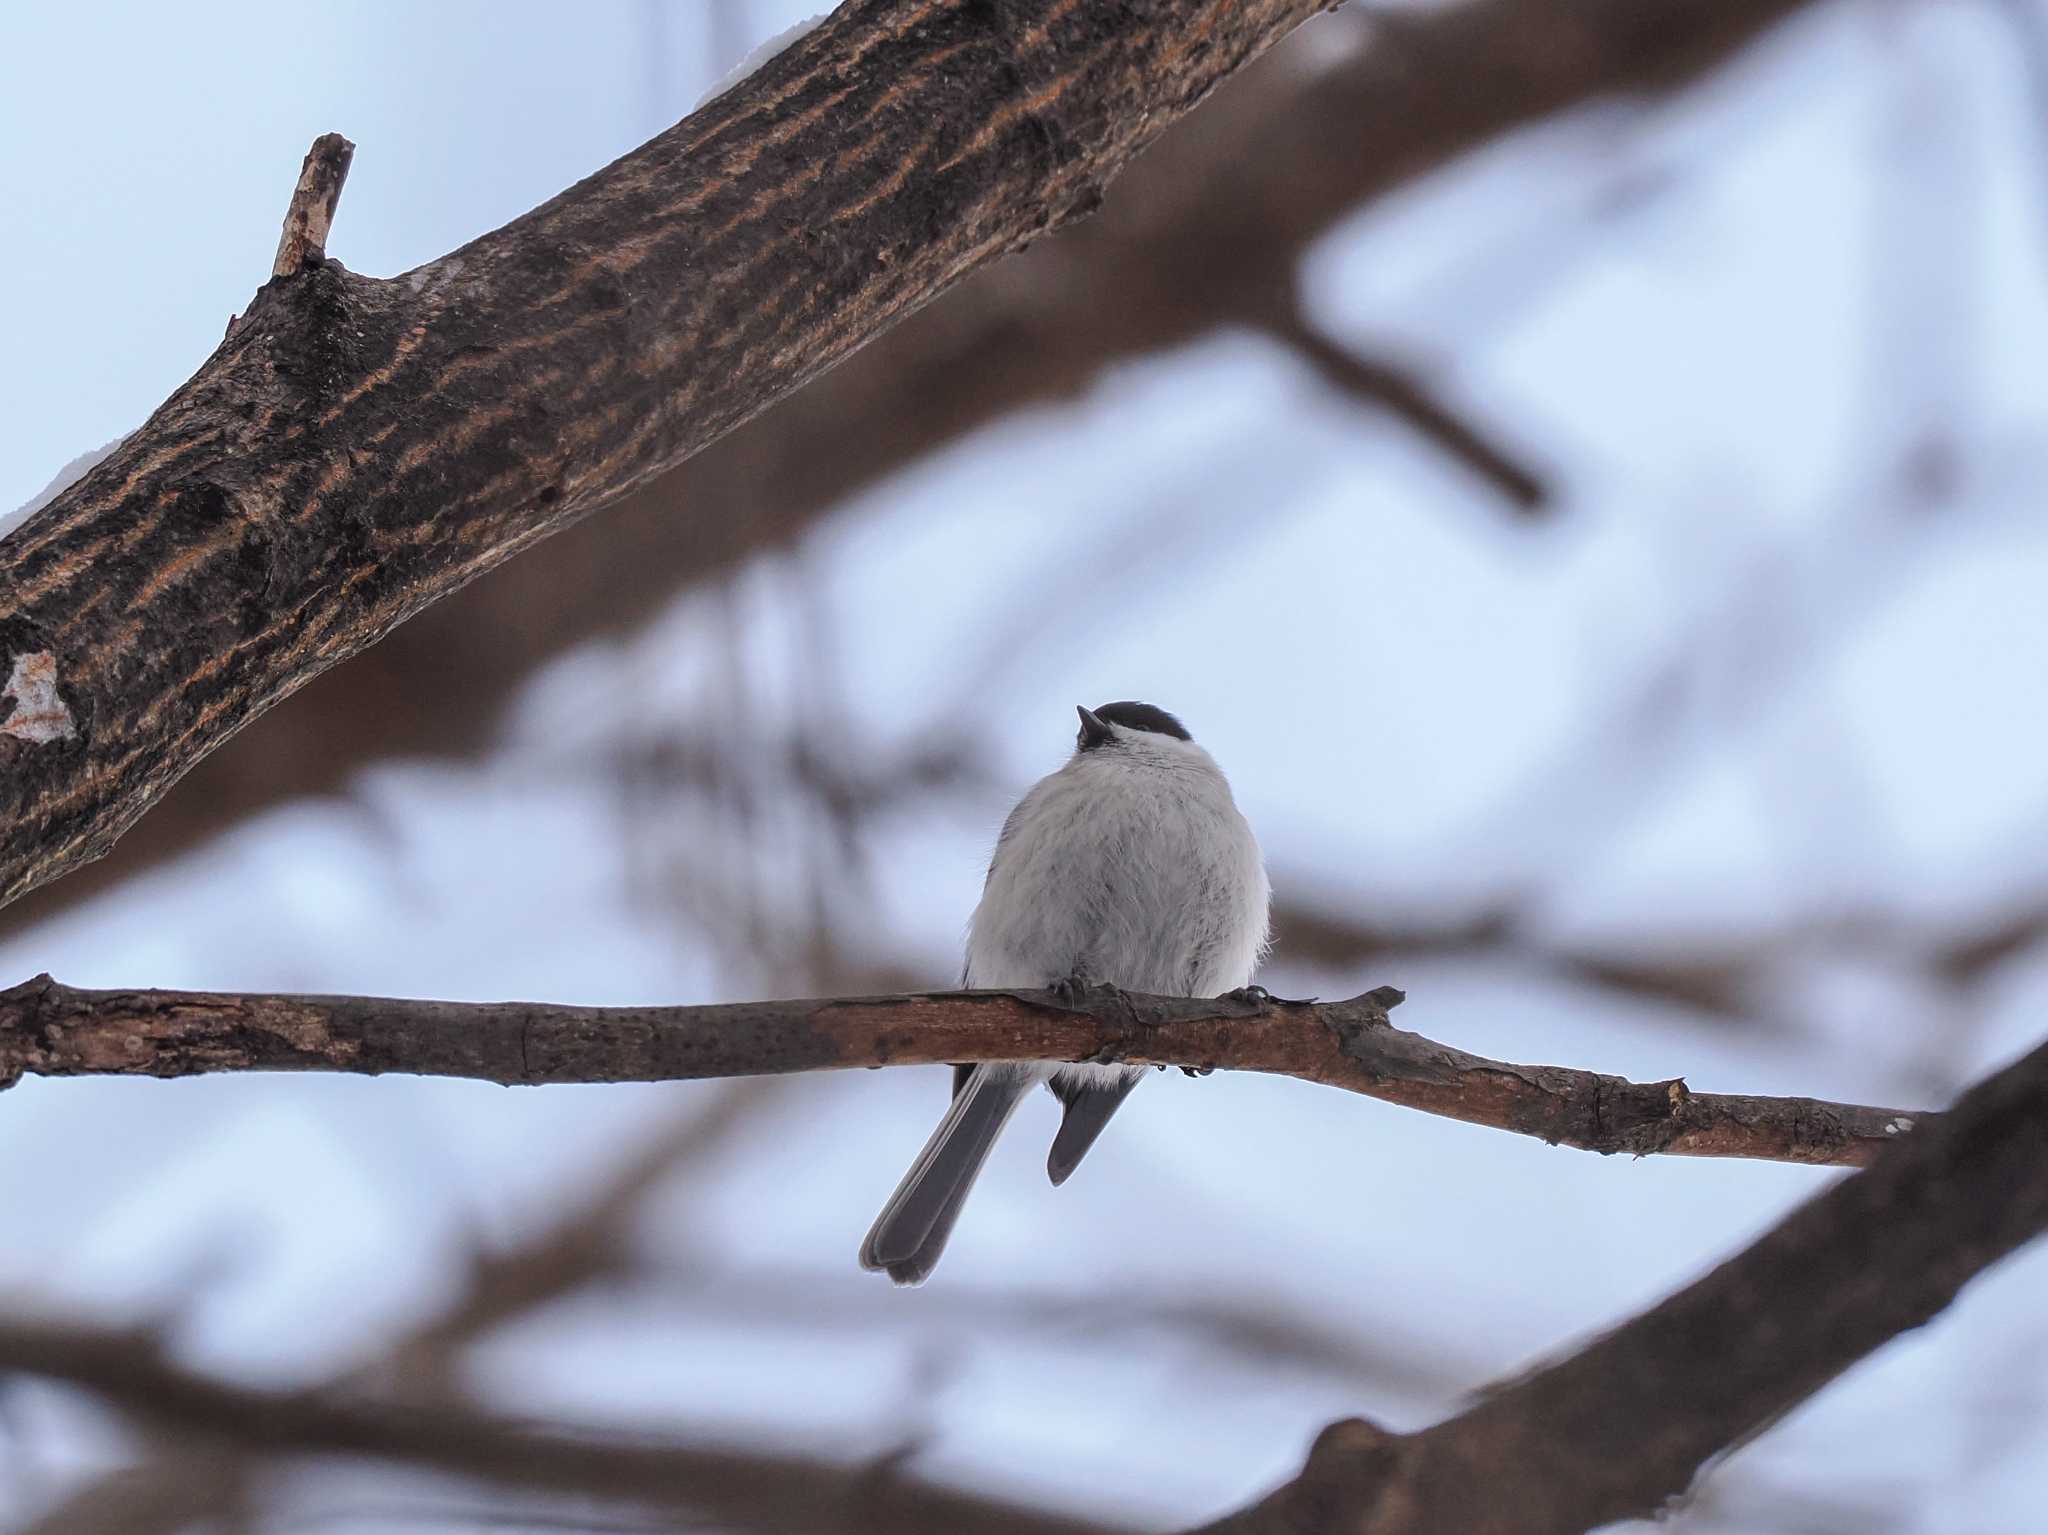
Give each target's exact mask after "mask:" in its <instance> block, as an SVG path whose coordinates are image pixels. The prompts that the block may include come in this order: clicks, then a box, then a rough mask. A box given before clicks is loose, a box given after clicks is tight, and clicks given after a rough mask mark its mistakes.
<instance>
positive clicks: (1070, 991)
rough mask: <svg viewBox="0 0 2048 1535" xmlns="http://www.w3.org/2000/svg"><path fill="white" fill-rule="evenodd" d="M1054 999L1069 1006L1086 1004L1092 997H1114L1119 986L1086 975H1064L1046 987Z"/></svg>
mask: <svg viewBox="0 0 2048 1535" xmlns="http://www.w3.org/2000/svg"><path fill="white" fill-rule="evenodd" d="M1045 989H1046V990H1047V991H1049V992H1051V993H1052V995H1053V1000H1055V1001H1057V1002H1061V1003H1064V1004H1065V1005H1066V1006H1068V1007H1082V1006H1085V1005H1086V1004H1087V1003H1088V1001H1089V1000H1090V998H1101V997H1113V996H1115V995H1116V994H1117V988H1116V987H1114V986H1111V985H1108V984H1106V983H1103V982H1098V981H1091V980H1089V979H1088V977H1087V976H1085V975H1064V976H1061V977H1060V978H1059V979H1058V980H1057V981H1054V982H1053V983H1052V984H1051V985H1049V986H1047V987H1046V988H1045Z"/></svg>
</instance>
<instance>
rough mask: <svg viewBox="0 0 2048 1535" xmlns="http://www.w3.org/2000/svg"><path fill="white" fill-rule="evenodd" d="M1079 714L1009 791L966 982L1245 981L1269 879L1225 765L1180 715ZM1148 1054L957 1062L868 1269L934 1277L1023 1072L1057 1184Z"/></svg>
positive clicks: (1145, 984) (867, 1247)
mask: <svg viewBox="0 0 2048 1535" xmlns="http://www.w3.org/2000/svg"><path fill="white" fill-rule="evenodd" d="M1077 712H1078V713H1079V714H1080V717H1081V725H1080V729H1079V731H1078V732H1077V733H1076V735H1075V738H1074V753H1073V755H1072V756H1071V757H1069V758H1068V759H1067V761H1066V763H1065V764H1064V765H1063V766H1061V767H1060V768H1059V770H1058V771H1056V772H1053V773H1050V774H1048V775H1047V776H1046V777H1044V778H1042V779H1040V780H1039V781H1038V782H1037V783H1036V784H1034V785H1032V787H1031V788H1030V789H1029V790H1028V791H1027V792H1026V793H1025V795H1024V797H1023V798H1022V799H1021V800H1019V801H1018V802H1017V806H1016V808H1015V809H1014V810H1012V811H1011V812H1010V815H1009V818H1008V819H1007V820H1006V821H1005V822H1004V823H1003V829H1002V833H1001V835H1000V836H998V837H997V839H996V847H995V853H994V856H993V857H991V858H990V860H989V866H988V875H987V878H986V879H985V881H984V882H983V885H982V893H981V900H980V903H979V904H978V905H977V906H976V907H975V909H974V916H973V919H972V921H971V922H970V923H969V925H968V937H967V958H966V964H965V967H964V969H963V972H962V975H961V984H962V985H963V986H965V987H1018V988H1025V987H1030V988H1034V989H1035V988H1039V987H1051V988H1054V989H1056V990H1058V991H1061V992H1062V993H1065V994H1068V995H1073V994H1075V993H1076V990H1077V989H1079V988H1087V987H1091V986H1096V987H1099V986H1104V985H1107V986H1114V987H1117V988H1119V989H1121V990H1124V991H1136V992H1151V993H1155V994H1158V995H1164V996H1176V997H1211V996H1219V995H1222V994H1224V993H1226V992H1241V991H1244V990H1246V989H1247V988H1249V987H1250V985H1251V980H1252V977H1253V975H1254V974H1256V973H1257V970H1258V966H1259V962H1260V960H1262V959H1263V958H1264V957H1265V954H1266V950H1267V948H1268V946H1269V936H1268V933H1269V919H1268V914H1267V908H1268V905H1269V902H1270V899H1271V890H1270V886H1269V884H1268V882H1267V878H1266V869H1265V861H1264V859H1263V857H1262V856H1261V855H1260V852H1259V844H1258V841H1257V839H1256V838H1255V837H1254V836H1253V835H1252V829H1251V826H1250V825H1249V823H1247V822H1246V820H1245V818H1244V816H1243V815H1242V814H1241V813H1240V812H1239V810H1238V808H1237V802H1236V801H1235V800H1234V799H1233V798H1232V797H1231V793H1230V784H1229V782H1228V781H1227V780H1226V779H1225V778H1224V776H1223V770H1222V769H1221V768H1219V767H1218V766H1217V765H1216V761H1215V759H1214V758H1212V757H1211V756H1210V755H1209V753H1208V752H1206V751H1205V750H1203V749H1202V748H1201V747H1200V746H1198V745H1196V744H1195V741H1194V739H1193V737H1192V736H1190V735H1189V734H1188V731H1187V728H1186V727H1185V726H1184V725H1182V724H1181V722H1180V721H1179V720H1178V719H1176V718H1175V717H1174V716H1173V715H1171V714H1169V713H1167V712H1166V710H1164V709H1161V708H1159V707H1157V706H1156V705H1153V704H1147V703H1137V702H1134V701H1131V700H1128V699H1127V700H1124V701H1121V702H1118V703H1108V704H1103V705H1102V706H1101V707H1100V708H1096V709H1089V708H1086V707H1081V706H1077ZM1145 1071H1146V1068H1145V1067H1143V1066H1098V1065H1085V1064H1082V1065H1077V1064H1069V1063H1065V1062H1060V1061H991V1062H985V1063H983V1064H981V1065H975V1066H956V1067H955V1068H954V1069H953V1101H952V1103H951V1105H950V1106H949V1107H948V1108H947V1110H946V1114H945V1117H944V1118H943V1119H941V1120H940V1121H939V1126H938V1128H937V1129H936V1130H934V1131H933V1132H932V1135H931V1139H930V1140H929V1141H927V1142H926V1143H925V1147H924V1150H923V1151H921V1152H920V1153H918V1156H917V1160H916V1161H915V1162H913V1163H912V1164H911V1166H910V1171H909V1172H907V1173H906V1174H904V1177H903V1181H902V1183H901V1184H899V1185H898V1186H897V1189H896V1192H895V1193H894V1194H893V1195H891V1196H890V1198H889V1202H888V1203H887V1204H886V1205H884V1206H883V1207H882V1213H881V1214H880V1215H879V1216H878V1217H877V1218H876V1220H875V1224H874V1226H873V1228H872V1229H871V1230H870V1231H869V1232H868V1234H867V1239H866V1241H864V1242H863V1243H862V1244H861V1250H860V1261H861V1266H862V1267H863V1268H865V1269H871V1270H879V1271H881V1272H883V1273H886V1274H887V1275H888V1276H889V1277H890V1278H891V1279H893V1280H894V1281H895V1282H896V1283H898V1284H904V1285H915V1284H922V1283H923V1282H924V1281H925V1280H926V1279H927V1278H929V1277H930V1276H931V1272H932V1270H933V1268H934V1267H935V1266H936V1265H937V1263H938V1261H939V1255H940V1253H941V1252H943V1251H944V1250H945V1246H946V1240H947V1238H948V1237H950V1236H951V1235H952V1234H953V1225H954V1222H955V1221H957V1220H958V1219H959V1216H960V1208H961V1206H962V1204H964V1203H965V1201H966V1199H967V1194H968V1191H969V1190H970V1189H971V1188H973V1186H974V1180H975V1177H976V1175H977V1174H979V1173H980V1171H981V1167H982V1164H983V1162H985V1161H986V1160H987V1159H988V1154H989V1151H990V1149H991V1148H992V1147H994V1145H995V1143H996V1138H997V1137H998V1136H999V1135H1001V1134H1002V1131H1003V1127H1004V1126H1005V1125H1007V1124H1008V1123H1009V1121H1010V1116H1011V1115H1012V1114H1013V1113H1015V1112H1016V1109H1017V1106H1018V1104H1019V1103H1021V1102H1022V1101H1023V1100H1024V1098H1025V1097H1026V1096H1027V1095H1028V1094H1029V1093H1030V1091H1031V1089H1032V1087H1033V1086H1034V1085H1036V1084H1037V1083H1040V1082H1043V1083H1045V1084H1046V1086H1047V1087H1049V1088H1050V1089H1051V1090H1052V1092H1053V1094H1054V1096H1055V1097H1057V1098H1058V1099H1059V1100H1060V1102H1061V1103H1062V1104H1063V1105H1064V1106H1065V1114H1064V1116H1063V1118H1062V1119H1061V1121H1060V1128H1059V1132H1058V1134H1057V1135H1056V1136H1055V1137H1054V1138H1053V1143H1052V1150H1051V1152H1050V1154H1049V1155H1048V1156H1047V1158H1046V1173H1047V1174H1048V1176H1050V1177H1051V1179H1052V1181H1053V1183H1054V1184H1055V1185H1058V1184H1062V1183H1065V1182H1066V1181H1067V1179H1068V1178H1069V1177H1070V1176H1071V1175H1072V1174H1073V1171H1074V1169H1075V1168H1076V1167H1077V1166H1078V1165H1079V1164H1080V1161H1081V1158H1082V1157H1083V1156H1085V1155H1086V1154H1087V1152H1088V1148H1089V1147H1090V1146H1092V1145H1094V1144H1095V1138H1096V1137H1097V1136H1098V1135H1100V1134H1101V1133H1102V1129H1103V1127H1104V1126H1105V1125H1107V1124H1108V1123H1109V1120H1110V1116H1111V1115H1113V1114H1115V1113H1116V1111H1117V1109H1118V1108H1119V1107H1120V1106H1121V1105H1122V1103H1123V1101H1124V1099H1125V1098H1126V1097H1128V1096H1129V1095H1130V1092H1131V1089H1132V1088H1134V1087H1136V1086H1137V1085H1138V1083H1139V1081H1140V1080H1142V1079H1143V1077H1144V1075H1145Z"/></svg>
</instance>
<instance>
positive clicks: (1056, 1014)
mask: <svg viewBox="0 0 2048 1535" xmlns="http://www.w3.org/2000/svg"><path fill="white" fill-rule="evenodd" d="M1400 1000H1401V994H1400V993H1399V992H1397V991H1394V990H1392V989H1391V988H1386V987H1383V988H1381V989H1380V990H1378V991H1374V992H1368V993H1367V994H1366V995H1365V996H1362V997H1355V998H1353V999H1352V1000H1351V1001H1349V1002H1323V1003H1306V1002H1281V1001H1265V1002H1259V1001H1240V1000H1237V999H1234V998H1228V997H1225V998H1217V999H1215V1000H1205V999H1201V998H1187V997H1147V996H1139V995H1137V994H1135V993H1130V992H1117V991H1112V990H1108V989H1104V990H1102V991H1099V992H1092V993H1090V994H1088V995H1087V996H1084V997H1081V998H1077V999H1073V1000H1068V999H1065V998H1060V997H1055V996H1054V995H1053V994H1052V993H1050V992H1033V991H1017V992H1010V991H976V992H928V993H912V994H909V995H905V996H895V997H852V998H826V999H822V1000H815V1001H798V1002H739V1003H730V1004H724V1005H719V1006H711V1007H563V1006H557V1005H554V1004H548V1003H532V1002H420V1001H401V1000H398V999H395V998H388V997H302V996H275V995H249V994H243V995H228V994H219V993H210V992H189V991H185V992H180V991H82V990H79V989H77V988H74V987H70V986H64V985H60V984H59V983H58V982H56V981H53V980H51V979H50V977H48V976H38V977H36V978H35V979H34V980H32V981H26V982H24V983H22V984H21V985H19V986H14V987H10V988H9V989H8V990H7V991H5V992H0V1084H4V1083H6V1082H9V1081H12V1080H14V1079H16V1078H18V1077H20V1076H21V1075H22V1074H24V1073H30V1072H33V1073H35V1074H38V1075H41V1076H53V1077H62V1076H100V1075H121V1076H155V1077H182V1076H197V1075H200V1074H203V1073H208V1072H218V1071H342V1072H359V1073H363V1074H366V1075H377V1074H379V1073H382V1072H390V1071H398V1072H410V1073H416V1074H421V1075H427V1076H447V1077H469V1078H474V1079H479V1080H482V1081H486V1082H502V1083H505V1084H507V1085H521V1084H534V1083H542V1082H662V1081H677V1080H685V1079H696V1078H707V1077H737V1076H758V1075H766V1074H773V1073H779V1072H789V1071H818V1070H826V1069H831V1068H845V1067H853V1066H891V1065H903V1066H910V1065H929V1064H934V1063H942V1062H950V1061H1030V1060H1063V1061H1079V1060H1093V1061H1129V1062H1132V1063H1134V1064H1139V1065H1148V1066H1180V1067H1185V1068H1187V1069H1189V1070H1193V1071H1206V1070H1212V1069H1223V1070H1234V1071H1261V1072H1273V1073H1278V1074H1281V1075H1285V1076H1292V1077H1300V1078H1302V1079H1303V1080H1305V1081H1310V1082H1323V1083H1327V1084H1329V1085H1331V1086H1333V1087H1342V1088H1345V1089H1348V1090H1349V1091H1351V1092H1356V1093H1363V1094H1365V1095H1366V1096H1367V1097H1371V1098H1378V1099H1381V1100H1382V1101H1384V1102H1387V1103H1398V1104H1403V1105H1405V1106H1407V1107H1409V1108H1416V1109H1421V1110H1423V1111H1425V1112H1427V1113H1431V1114H1440V1115H1443V1116H1445V1117H1447V1118H1450V1119H1462V1120H1465V1121H1467V1122H1468V1123H1471V1124H1478V1125H1489V1126H1492V1127H1494V1128H1496V1129H1501V1130H1512V1131H1514V1132H1516V1133H1517V1134H1521V1135H1533V1136H1536V1137H1538V1138H1539V1139H1542V1140H1545V1141H1548V1142H1550V1143H1551V1144H1553V1145H1560V1146H1573V1147H1577V1148H1579V1149H1581V1150H1586V1151H1599V1152H1608V1153H1611V1152H1627V1153H1629V1154H1631V1155H1634V1156H1648V1155H1650V1154H1652V1153H1659V1152H1661V1153H1664V1154H1666V1155H1671V1156H1695V1157H1755V1158H1761V1159H1765V1160H1769V1161H1776V1162H1806V1163H1818V1164H1825V1165H1828V1166H1835V1167H1851V1166H1862V1165H1864V1164H1866V1163H1868V1162H1870V1161H1871V1160H1872V1158H1874V1157H1875V1156H1876V1155H1877V1154H1878V1153H1879V1152H1880V1151H1881V1150H1882V1149H1883V1148H1884V1146H1885V1145H1886V1144H1887V1143H1888V1142H1891V1141H1895V1140H1897V1139H1898V1138H1899V1137H1900V1136H1902V1135H1904V1134H1906V1133H1907V1132H1908V1131H1910V1130H1911V1129H1912V1128H1913V1127H1914V1125H1915V1123H1916V1122H1917V1121H1919V1120H1920V1119H1922V1118H1924V1117H1925V1116H1922V1115H1918V1114H1907V1113H1901V1112H1899V1111H1897V1110H1894V1109H1879V1108H1868V1107H1864V1106H1862V1105H1858V1104H1846V1103H1824V1102H1820V1101H1818V1100H1816V1099H1812V1098H1762V1097H1744V1096H1739V1095H1734V1094H1724V1093H1695V1092H1692V1091H1690V1090H1689V1089H1688V1088H1687V1087H1686V1085H1685V1084H1684V1082H1682V1081H1677V1080H1673V1081H1669V1082H1647V1083H1645V1082H1630V1081H1628V1080H1627V1079H1625V1078H1622V1077H1611V1076H1604V1075H1601V1074H1600V1073H1598V1072H1591V1071H1575V1070H1571V1069H1568V1068H1565V1067H1560V1066H1521V1065H1515V1064H1512V1063H1509V1062H1505V1061H1493V1060H1487V1059H1485V1058H1484V1057H1481V1056H1476V1055H1469V1054H1467V1053H1466V1052H1465V1051H1462V1050H1457V1049H1453V1048H1452V1047H1451V1046H1449V1045H1441V1044H1438V1043H1436V1042H1435V1041H1434V1040H1429V1039H1424V1038H1423V1037H1422V1036H1421V1035H1419V1034H1410V1033H1407V1032H1405V1031H1403V1030H1401V1029H1396V1028H1394V1027H1393V1026H1392V1025H1391V1024H1389V1023H1388V1022H1387V1007H1388V1006H1390V1005H1392V1004H1394V1003H1397V1002H1399V1001H1400Z"/></svg>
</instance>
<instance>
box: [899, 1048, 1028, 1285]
mask: <svg viewBox="0 0 2048 1535" xmlns="http://www.w3.org/2000/svg"><path fill="white" fill-rule="evenodd" d="M1036 1080H1037V1076H1036V1075H1035V1074H1034V1073H1033V1072H1031V1071H1030V1070H1029V1068H1019V1067H1016V1066H1009V1065H985V1066H977V1067H975V1068H974V1072H973V1074H972V1075H970V1076H969V1077H968V1079H967V1081H966V1083H965V1085H964V1086H962V1087H961V1089H960V1091H959V1092H957V1093H955V1094H954V1095H953V1103H952V1106H951V1107H950V1108H948V1109H947V1110H946V1117H945V1118H944V1119H942V1120H940V1121H939V1127H938V1129H936V1130H934V1131H933V1132H932V1138H931V1139H930V1140H928V1141H926V1142H925V1146H924V1150H923V1151H921V1152H919V1153H918V1157H917V1160H916V1161H915V1162H913V1163H911V1165H910V1171H909V1172H907V1173H905V1174H904V1175H903V1181H902V1183H900V1184H898V1185H897V1187H896V1192H895V1193H894V1194H892V1195H890V1196H889V1202H888V1204H886V1205H884V1206H883V1207H882V1213H881V1214H880V1215H878V1216H877V1217H876V1218H875V1224H874V1226H873V1228H872V1229H871V1230H870V1231H869V1232H868V1236H867V1240H866V1241H865V1242H863V1243H861V1248H860V1262H861V1267H862V1268H869V1269H883V1270H886V1271H887V1273H888V1275H889V1277H890V1278H891V1279H893V1280H895V1281H896V1282H897V1283H898V1284H921V1283H922V1282H923V1281H924V1280H925V1279H926V1278H927V1277H928V1276H929V1275H930V1273H931V1271H932V1269H933V1268H934V1267H936V1266H937V1264H938V1261H939V1254H940V1253H941V1252H943V1251H944V1250H945V1246H946V1238H947V1237H949V1236H950V1235H952V1232H953V1223H954V1221H956V1220H958V1219H959V1218H960V1206H961V1205H962V1204H963V1203H964V1202H965V1201H966V1199H967V1193H968V1190H970V1189H971V1188H973V1187H974V1180H975V1177H976V1175H977V1174H979V1173H980V1171H981V1165H982V1163H983V1162H985V1161H987V1160H988V1154H989V1151H990V1149H991V1148H992V1147H993V1146H994V1145H995V1143H996V1137H997V1136H998V1135H1000V1134H1002V1131H1003V1126H1004V1125H1006V1124H1008V1123H1009V1122H1010V1116H1011V1115H1012V1114H1013V1113H1015V1112H1016V1110H1017V1105H1018V1104H1019V1103H1021V1102H1022V1101H1023V1099H1024V1095H1025V1094H1026V1093H1028V1092H1029V1091H1030V1090H1031V1086H1032V1083H1033V1082H1035V1081H1036Z"/></svg>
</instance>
